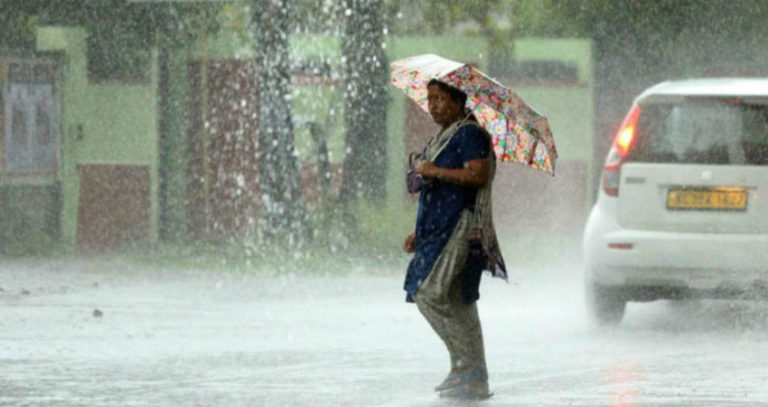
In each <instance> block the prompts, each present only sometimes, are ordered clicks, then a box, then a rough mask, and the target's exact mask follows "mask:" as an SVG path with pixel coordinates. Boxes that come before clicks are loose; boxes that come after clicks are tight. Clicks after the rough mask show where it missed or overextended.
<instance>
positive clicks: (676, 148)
mask: <svg viewBox="0 0 768 407" xmlns="http://www.w3.org/2000/svg"><path fill="white" fill-rule="evenodd" d="M636 136H637V140H636V145H635V147H634V148H633V150H632V151H631V152H630V155H629V157H628V160H630V161H637V162H663V163H696V164H734V165H768V106H767V105H762V104H747V103H743V102H741V101H740V100H738V99H729V100H719V99H718V100H709V99H702V100H695V99H694V100H690V101H685V102H682V103H655V104H646V105H642V113H641V116H640V121H639V122H638V126H637V134H636Z"/></svg>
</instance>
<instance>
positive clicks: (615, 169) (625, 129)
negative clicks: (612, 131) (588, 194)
mask: <svg viewBox="0 0 768 407" xmlns="http://www.w3.org/2000/svg"><path fill="white" fill-rule="evenodd" d="M641 111H642V109H640V106H633V107H632V110H630V111H629V114H628V115H627V117H626V118H625V119H624V122H623V123H621V127H619V132H618V133H616V137H615V138H614V139H613V145H612V146H611V151H609V152H608V157H607V158H606V159H605V166H604V167H603V192H605V193H606V194H607V195H610V196H618V195H619V181H620V180H621V164H622V163H623V162H624V159H625V158H627V155H629V152H630V151H632V148H634V146H635V139H636V137H635V136H636V135H637V122H638V120H639V119H640V112H641Z"/></svg>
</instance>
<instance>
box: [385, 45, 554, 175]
mask: <svg viewBox="0 0 768 407" xmlns="http://www.w3.org/2000/svg"><path fill="white" fill-rule="evenodd" d="M391 68H392V71H391V73H390V80H391V82H392V84H393V85H395V87H397V88H399V89H402V90H403V91H404V92H405V94H406V95H407V96H408V97H409V98H411V99H412V100H413V101H414V102H416V103H417V104H418V105H419V106H420V107H421V108H422V109H423V110H424V111H425V112H429V107H428V103H427V83H428V82H429V81H430V80H431V79H436V80H438V81H440V82H443V83H445V84H447V85H450V86H453V87H454V88H458V89H460V90H461V91H463V92H464V93H466V94H467V107H468V108H469V109H471V110H472V112H473V113H474V114H475V117H476V118H477V120H478V122H479V123H480V125H481V126H483V128H485V130H486V131H488V133H489V134H490V135H491V139H492V140H493V149H494V152H495V153H496V157H497V158H498V159H499V160H500V161H512V162H518V163H521V164H523V165H527V166H530V167H533V168H536V169H540V170H542V171H546V172H548V173H550V174H552V175H554V174H555V161H556V160H557V150H556V149H555V140H554V138H553V137H552V130H551V129H550V127H549V123H548V122H547V118H546V117H544V116H542V115H540V114H539V113H538V112H536V111H535V110H534V109H533V108H532V107H531V106H529V105H528V104H527V103H525V101H523V100H522V99H520V97H519V96H517V94H516V93H515V92H514V91H513V90H512V89H510V88H508V87H506V86H504V85H502V84H500V83H498V82H496V81H495V80H494V79H492V78H491V77H489V76H487V75H486V74H484V73H482V72H480V71H479V70H477V69H476V68H474V67H472V66H469V65H467V64H464V63H461V62H456V61H451V60H449V59H445V58H442V57H440V56H437V55H434V54H426V55H418V56H414V57H409V58H404V59H400V60H397V61H394V62H392V64H391Z"/></svg>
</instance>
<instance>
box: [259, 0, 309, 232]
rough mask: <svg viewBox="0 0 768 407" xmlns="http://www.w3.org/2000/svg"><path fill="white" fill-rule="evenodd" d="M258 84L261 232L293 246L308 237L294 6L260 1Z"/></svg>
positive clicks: (280, 1)
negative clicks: (291, 26) (292, 58)
mask: <svg viewBox="0 0 768 407" xmlns="http://www.w3.org/2000/svg"><path fill="white" fill-rule="evenodd" d="M253 6H254V12H253V23H254V27H253V29H254V37H255V40H256V53H257V57H256V70H257V72H256V83H257V88H258V100H259V117H258V121H259V125H258V138H259V143H258V147H257V148H258V158H259V173H260V185H261V197H262V199H261V209H260V213H261V225H260V226H261V228H260V229H261V231H262V233H263V235H264V237H265V238H266V239H267V241H268V242H277V241H279V242H284V243H293V242H296V241H297V240H301V239H302V238H303V237H304V230H305V225H306V223H305V219H306V216H305V211H304V207H303V202H302V200H301V187H300V178H299V168H298V162H297V158H296V154H295V146H294V132H293V121H292V118H291V106H290V101H289V99H288V98H287V96H288V95H290V94H291V91H290V79H291V78H290V72H289V69H290V66H289V53H288V16H289V14H288V1H287V0H254V2H253Z"/></svg>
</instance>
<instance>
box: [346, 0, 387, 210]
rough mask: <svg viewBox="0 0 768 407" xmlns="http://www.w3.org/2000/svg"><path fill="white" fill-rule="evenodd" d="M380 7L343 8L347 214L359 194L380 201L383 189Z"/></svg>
mask: <svg viewBox="0 0 768 407" xmlns="http://www.w3.org/2000/svg"><path fill="white" fill-rule="evenodd" d="M381 6H382V0H344V2H343V8H342V12H343V13H344V16H345V26H344V33H343V36H342V42H341V50H342V55H343V58H342V70H343V74H342V77H343V79H344V85H345V91H344V104H345V123H346V137H345V140H346V147H347V149H346V151H347V153H346V156H345V158H344V164H343V176H342V186H341V191H340V201H341V205H342V209H343V210H344V211H345V212H346V215H347V218H348V219H350V217H351V216H352V214H351V213H350V211H351V209H352V208H351V206H352V205H351V204H352V203H354V202H355V201H356V200H357V198H358V197H359V196H361V195H362V196H363V197H365V198H366V199H368V200H370V201H381V200H382V198H384V196H385V194H386V174H387V129H386V121H387V102H388V96H387V82H388V78H389V64H388V61H387V56H386V53H385V52H384V46H383V43H384V25H383V22H382V18H383V15H382V12H381V11H382V10H381ZM352 221H354V220H353V219H352Z"/></svg>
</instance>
